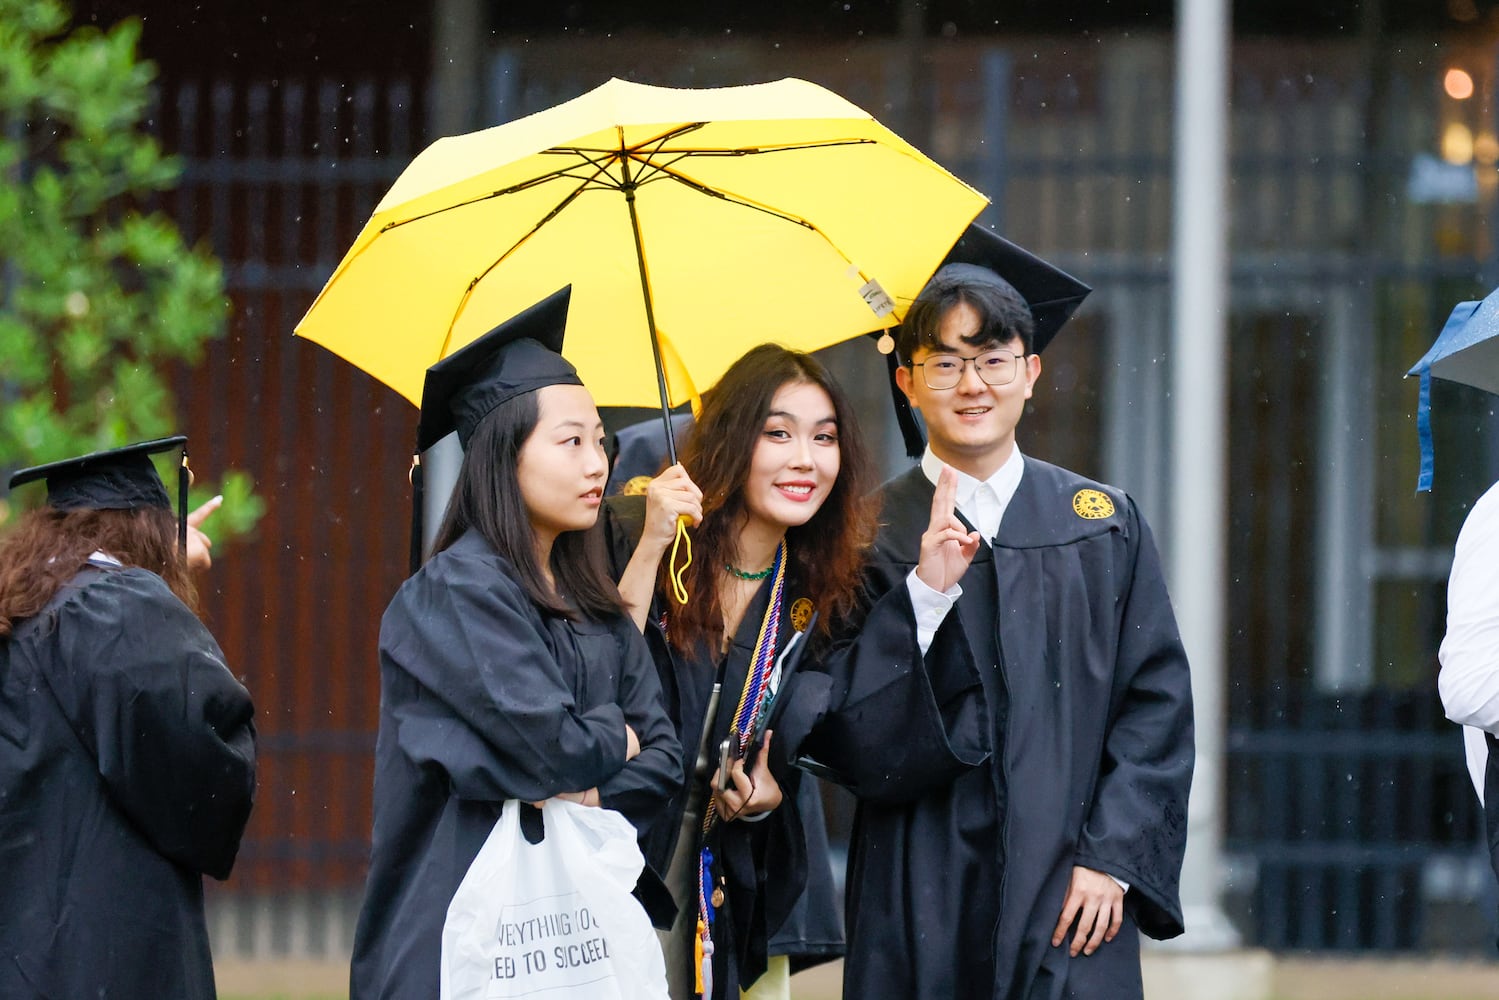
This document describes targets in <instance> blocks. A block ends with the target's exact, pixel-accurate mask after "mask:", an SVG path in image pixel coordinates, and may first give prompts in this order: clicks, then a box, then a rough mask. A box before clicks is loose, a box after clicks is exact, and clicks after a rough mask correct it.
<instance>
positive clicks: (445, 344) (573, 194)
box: [440, 181, 590, 357]
mask: <svg viewBox="0 0 1499 1000" xmlns="http://www.w3.org/2000/svg"><path fill="white" fill-rule="evenodd" d="M589 188H590V184H589V183H588V182H587V181H585V182H584V183H582V184H580V185H578V187H576V188H574V189H573V190H572V191H569V192H568V195H567V197H566V198H563V199H562V200H561V201H559V202H558V203H557V204H556V205H554V206H553V207H552V209H551V210H550V211H549V212H547V214H546V215H544V216H542V217H541V219H540V220H538V221H537V223H536V225H534V226H532V227H531V229H530V231H529V232H527V233H526V234H525V235H524V236H522V237H521V238H520V239H518V240H516V241H515V243H513V244H512V245H511V247H510V249H508V250H506V251H505V252H504V253H502V254H500V255H499V256H498V257H497V258H495V259H494V261H492V262H491V263H490V265H489V266H488V267H486V268H485V269H484V270H482V271H480V272H479V273H478V274H477V275H475V276H474V277H473V278H471V279H470V280H469V283H468V287H467V288H465V289H464V290H463V296H462V297H461V298H460V299H459V300H458V307H457V308H456V309H454V310H453V318H452V319H451V320H449V321H448V332H447V333H446V334H444V335H443V338H442V351H441V354H440V356H441V357H446V356H447V353H448V349H449V347H450V346H451V345H452V342H453V328H454V327H455V326H457V325H458V317H459V316H462V315H463V310H464V309H466V308H468V300H469V299H470V298H472V297H473V294H474V289H475V288H478V287H479V282H481V281H483V280H484V279H485V278H487V277H489V275H490V274H491V273H492V272H493V271H494V269H495V268H497V267H499V266H500V265H501V264H503V263H504V262H505V261H506V260H508V259H509V257H510V255H511V254H513V253H515V251H517V250H519V249H520V248H521V247H523V246H525V244H526V241H527V240H529V239H530V238H531V237H533V236H535V235H536V234H537V233H538V232H540V231H541V227H542V226H544V225H546V224H547V223H548V222H551V221H552V220H553V219H555V218H556V217H557V216H558V215H559V214H560V213H561V212H562V210H563V209H565V208H567V206H568V205H571V204H572V203H573V202H574V201H575V200H576V199H577V198H578V196H579V195H581V194H582V193H583V192H584V191H587V190H589Z"/></svg>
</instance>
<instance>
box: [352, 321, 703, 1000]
mask: <svg viewBox="0 0 1499 1000" xmlns="http://www.w3.org/2000/svg"><path fill="white" fill-rule="evenodd" d="M566 315H567V293H566V291H564V292H560V293H558V294H557V295H554V296H552V297H550V298H548V299H546V300H544V301H543V302H541V303H539V304H538V305H536V306H533V307H532V308H531V309H529V310H527V311H526V312H525V313H523V314H521V315H520V316H519V317H517V318H516V319H514V320H511V321H509V322H507V323H506V324H505V325H503V326H501V327H499V328H497V329H496V330H494V331H491V332H490V333H489V334H487V335H485V336H484V337H483V338H481V339H479V340H477V341H475V342H474V343H473V344H470V345H469V346H468V347H465V348H464V349H463V350H461V351H459V352H457V353H456V354H453V355H451V356H450V357H448V358H447V359H445V360H444V361H442V362H440V363H439V364H438V365H436V366H434V367H433V368H432V369H430V370H429V372H428V377H427V384H426V388H425V390H424V393H423V399H422V422H421V427H420V429H419V431H418V436H419V438H420V442H419V444H420V446H421V447H422V448H423V449H425V448H427V447H430V445H431V444H433V443H435V442H436V441H437V440H438V439H440V438H442V437H443V436H444V435H446V434H447V433H449V432H450V431H451V430H454V429H456V430H457V432H458V436H459V440H460V443H462V444H463V446H464V458H463V464H462V467H461V469H460V471H459V474H458V483H457V487H456V489H455V491H454V494H453V497H452V500H451V502H450V503H449V505H448V510H447V514H446V516H445V518H444V519H443V523H442V527H441V529H440V530H439V531H438V535H437V539H436V542H435V544H434V551H433V554H432V555H431V557H430V558H429V559H428V560H427V562H426V563H425V565H423V566H422V568H421V569H420V570H419V571H418V572H417V573H416V574H415V575H414V576H412V577H411V578H410V579H409V580H407V581H406V582H405V583H404V584H403V585H402V586H401V589H400V591H399V592H398V593H397V594H396V596H395V598H394V600H392V601H391V604H390V607H389V608H388V609H387V610H386V612H385V617H384V619H383V621H382V623H381V629H380V683H381V698H380V732H379V739H378V742H377V745H376V751H375V758H376V759H375V819H374V836H373V844H372V854H371V860H370V874H369V881H368V885H367V890H366V898H365V904H364V908H363V911H362V912H361V914H360V918H359V926H358V929H357V932H356V935H355V943H354V962H353V970H352V977H351V980H352V981H351V993H352V995H353V997H355V998H365V997H382V998H386V997H399V998H405V997H410V998H423V1000H427V998H431V997H433V996H436V995H437V991H438V981H439V979H438V977H439V960H440V956H441V941H442V930H443V923H444V919H445V917H446V914H447V908H448V904H449V902H450V901H451V900H452V898H453V894H454V892H455V891H456V889H457V888H458V885H459V883H460V882H461V881H462V880H463V877H464V875H465V873H466V872H467V871H468V869H469V866H470V865H471V864H472V862H473V860H474V858H475V856H476V855H477V854H478V852H479V849H480V847H481V846H482V845H483V844H484V841H485V839H486V837H487V836H488V835H489V833H490V830H491V829H492V828H493V827H494V825H495V822H496V820H497V819H498V817H499V815H500V812H501V808H502V805H501V804H502V803H503V802H505V801H506V800H519V801H520V802H524V803H535V802H539V801H542V800H545V799H548V798H552V797H560V798H567V799H571V800H572V801H575V802H580V803H583V804H585V805H596V806H604V807H606V808H611V809H615V810H617V811H619V812H620V813H622V814H624V816H625V817H626V818H628V819H629V820H631V822H632V823H634V824H635V825H636V826H637V827H643V826H644V825H645V823H646V820H647V819H648V818H649V817H650V816H651V815H653V814H654V813H655V812H656V811H658V810H659V808H660V806H661V805H662V804H663V803H664V802H666V801H667V800H668V798H669V797H670V796H671V795H672V794H673V792H674V791H675V790H676V788H677V786H678V785H679V784H680V782H681V755H680V750H679V747H678V744H677V739H676V736H675V733H674V732H673V730H672V726H671V722H670V720H669V719H668V718H667V717H666V715H665V713H664V711H663V710H662V708H661V703H660V687H659V684H658V682H657V679H656V674H655V671H654V669H653V668H652V664H651V659H650V654H649V652H648V651H647V649H646V647H645V643H644V642H643V641H642V639H641V637H640V635H639V633H638V631H637V630H636V629H635V628H634V627H633V625H632V623H631V621H630V619H629V617H628V616H627V615H625V614H624V613H623V610H624V608H623V604H622V602H621V600H620V597H619V594H618V592H617V591H616V590H615V588H614V585H613V583H612V581H611V580H610V579H609V577H608V575H607V572H606V570H605V567H604V563H603V560H602V553H600V552H597V551H592V552H591V551H590V550H589V548H588V546H589V544H590V538H589V537H588V535H587V534H586V529H588V528H590V527H592V525H593V524H594V522H595V520H596V519H597V517H598V511H599V504H600V501H601V498H602V494H603V484H604V480H605V477H606V475H607V473H608V463H607V461H606V460H605V458H604V454H603V449H602V440H603V428H602V424H601V423H600V421H599V415H598V410H597V409H596V408H595V407H594V404H593V399H592V397H591V396H590V395H589V393H588V390H587V389H585V388H584V387H583V385H582V384H581V382H580V381H579V379H578V377H577V373H576V372H575V371H574V369H573V367H572V366H571V365H570V364H568V363H567V362H566V361H565V360H563V358H562V357H561V356H560V355H559V354H557V353H556V350H557V349H558V348H560V346H561V341H562V332H563V328H564V325H565V322H566ZM522 818H523V820H524V819H525V817H524V816H523V817H522Z"/></svg>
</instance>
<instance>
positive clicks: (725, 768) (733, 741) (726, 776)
mask: <svg viewBox="0 0 1499 1000" xmlns="http://www.w3.org/2000/svg"><path fill="white" fill-rule="evenodd" d="M742 756H744V752H743V751H742V750H741V749H740V748H739V739H738V737H737V736H736V735H735V734H734V733H730V734H729V735H728V736H726V737H724V740H723V742H722V743H720V744H719V745H718V790H719V791H720V792H727V791H728V790H729V789H730V788H733V787H734V779H733V777H732V776H731V775H730V773H729V772H730V771H731V770H732V769H733V766H734V762H735V761H736V760H738V759H739V758H740V757H742Z"/></svg>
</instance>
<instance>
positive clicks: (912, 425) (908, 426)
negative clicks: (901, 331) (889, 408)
mask: <svg viewBox="0 0 1499 1000" xmlns="http://www.w3.org/2000/svg"><path fill="white" fill-rule="evenodd" d="M885 366H886V368H887V369H889V372H890V399H891V401H892V402H894V404H895V422H896V423H897V424H899V425H900V436H901V440H902V441H904V442H905V445H906V456H907V457H908V458H920V457H921V454H922V452H923V451H925V450H926V436H925V435H923V434H922V433H921V426H920V425H919V424H917V423H916V414H915V413H913V412H912V411H911V401H910V400H909V399H907V398H906V394H905V393H903V392H901V391H900V386H898V385H896V384H895V370H896V369H897V368H899V367H900V361H899V360H898V359H897V358H896V356H895V352H894V351H893V350H892V351H890V352H889V353H887V354H886V355H885Z"/></svg>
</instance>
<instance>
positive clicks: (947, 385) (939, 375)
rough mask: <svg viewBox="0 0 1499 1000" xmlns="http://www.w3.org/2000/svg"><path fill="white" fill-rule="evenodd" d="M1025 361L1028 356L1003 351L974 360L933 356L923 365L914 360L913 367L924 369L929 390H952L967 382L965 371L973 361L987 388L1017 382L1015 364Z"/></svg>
mask: <svg viewBox="0 0 1499 1000" xmlns="http://www.w3.org/2000/svg"><path fill="white" fill-rule="evenodd" d="M1024 359H1025V355H1024V354H1015V353H1014V352H1012V351H1003V350H1001V351H985V352H984V353H983V354H980V355H978V356H976V357H972V358H965V357H962V356H960V355H957V354H933V355H932V356H931V357H929V358H927V359H926V360H925V361H923V362H921V363H920V364H917V363H916V362H914V361H913V362H910V365H911V367H912V368H920V369H921V378H922V381H924V382H926V386H927V388H928V389H951V388H952V387H953V386H955V385H957V384H958V383H959V382H961V381H963V371H964V369H966V368H967V365H968V362H970V361H972V362H973V370H974V371H976V372H978V375H979V378H981V379H983V381H984V383H985V384H986V385H1008V384H1009V383H1011V382H1013V381H1015V372H1016V371H1017V369H1018V368H1019V366H1018V365H1016V364H1015V362H1017V361H1022V360H1024Z"/></svg>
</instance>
